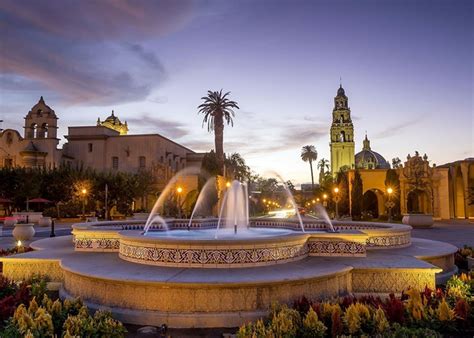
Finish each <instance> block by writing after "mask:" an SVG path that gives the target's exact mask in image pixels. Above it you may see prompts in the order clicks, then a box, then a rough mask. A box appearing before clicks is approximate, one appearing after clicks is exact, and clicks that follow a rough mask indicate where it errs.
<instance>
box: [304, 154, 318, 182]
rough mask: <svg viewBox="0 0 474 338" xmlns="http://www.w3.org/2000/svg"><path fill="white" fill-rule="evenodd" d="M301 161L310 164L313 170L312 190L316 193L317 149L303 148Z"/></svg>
mask: <svg viewBox="0 0 474 338" xmlns="http://www.w3.org/2000/svg"><path fill="white" fill-rule="evenodd" d="M301 159H302V160H303V161H305V162H309V167H310V169H311V188H312V190H313V191H314V176H313V161H316V160H317V159H318V152H317V151H316V148H315V147H314V146H313V145H308V146H304V147H303V148H301Z"/></svg>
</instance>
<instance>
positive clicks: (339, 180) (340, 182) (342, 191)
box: [332, 168, 349, 215]
mask: <svg viewBox="0 0 474 338" xmlns="http://www.w3.org/2000/svg"><path fill="white" fill-rule="evenodd" d="M336 184H337V186H338V188H339V197H340V200H339V214H340V215H347V214H349V180H348V178H347V170H344V168H341V169H340V170H339V171H338V172H337V175H336ZM332 192H333V193H334V190H333V191H332Z"/></svg>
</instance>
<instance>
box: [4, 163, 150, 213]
mask: <svg viewBox="0 0 474 338" xmlns="http://www.w3.org/2000/svg"><path fill="white" fill-rule="evenodd" d="M153 183H154V178H153V176H152V174H151V173H150V172H147V171H142V172H140V173H137V174H130V173H123V172H96V171H94V170H91V169H83V168H82V167H78V168H72V167H70V166H60V167H55V168H51V169H44V168H40V169H27V168H0V196H5V197H8V198H10V199H12V200H13V206H12V207H13V208H16V209H25V208H26V200H27V199H30V198H34V197H43V198H45V199H48V200H50V201H52V202H53V203H54V204H55V205H57V204H58V203H59V202H61V203H59V204H60V207H59V212H60V216H63V217H64V216H68V217H76V216H77V215H79V214H80V213H81V212H82V202H83V198H84V196H83V195H81V193H80V191H79V189H80V188H81V189H80V190H82V187H83V186H85V185H87V192H88V193H87V196H86V197H85V198H86V201H85V202H86V212H89V211H93V210H94V209H95V208H96V205H97V203H99V204H102V203H104V200H105V185H106V184H107V186H108V199H109V207H110V208H112V207H113V206H116V207H117V209H118V210H119V211H120V212H122V213H124V214H129V213H130V212H131V210H130V208H131V204H132V201H133V200H134V199H136V198H139V197H142V196H145V195H146V194H148V193H151V192H152V187H153ZM38 207H40V208H41V207H42V206H38V205H34V206H33V205H30V208H38ZM46 214H47V215H49V216H53V217H57V208H56V207H55V206H51V205H49V206H47V207H46Z"/></svg>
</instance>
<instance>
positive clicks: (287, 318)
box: [237, 274, 474, 338]
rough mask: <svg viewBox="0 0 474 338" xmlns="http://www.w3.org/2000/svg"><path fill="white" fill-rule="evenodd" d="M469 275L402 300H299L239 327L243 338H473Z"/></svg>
mask: <svg viewBox="0 0 474 338" xmlns="http://www.w3.org/2000/svg"><path fill="white" fill-rule="evenodd" d="M473 277H474V274H473V275H467V274H461V276H459V277H458V276H454V277H453V278H451V279H450V280H449V281H448V283H447V285H446V288H445V290H441V289H437V290H430V289H429V288H425V290H424V291H423V292H419V291H417V290H414V289H409V290H407V291H406V292H405V293H403V294H402V296H401V297H395V296H394V295H393V294H392V295H390V297H389V298H388V299H385V300H382V299H381V298H379V297H370V296H367V297H360V298H356V297H344V298H339V299H337V300H335V301H331V302H318V301H311V300H308V299H307V298H305V297H303V298H301V299H300V300H298V301H296V302H295V303H294V304H293V308H289V307H287V306H286V305H283V306H280V305H275V306H273V308H272V309H271V313H270V316H269V317H268V318H266V319H260V320H258V321H257V322H255V323H249V324H247V325H244V326H242V327H240V329H239V331H238V333H237V336H238V337H239V338H247V337H252V338H253V337H255V338H260V337H262V338H263V337H336V336H341V335H351V336H361V335H369V336H383V337H386V336H388V337H439V336H441V335H442V334H446V335H456V334H462V335H468V336H472V335H473V334H474V299H473V293H474V279H473Z"/></svg>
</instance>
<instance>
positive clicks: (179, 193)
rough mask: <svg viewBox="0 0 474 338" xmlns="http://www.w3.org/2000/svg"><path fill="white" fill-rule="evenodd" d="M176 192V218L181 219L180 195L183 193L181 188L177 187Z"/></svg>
mask: <svg viewBox="0 0 474 338" xmlns="http://www.w3.org/2000/svg"><path fill="white" fill-rule="evenodd" d="M176 192H177V193H178V218H181V193H182V192H183V188H181V187H177V188H176Z"/></svg>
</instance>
